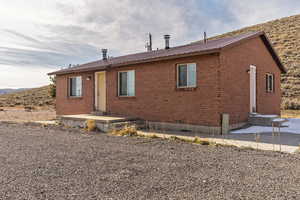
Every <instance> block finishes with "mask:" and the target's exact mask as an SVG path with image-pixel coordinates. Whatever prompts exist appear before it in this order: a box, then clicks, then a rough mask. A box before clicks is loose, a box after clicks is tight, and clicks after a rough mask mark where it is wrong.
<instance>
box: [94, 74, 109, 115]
mask: <svg viewBox="0 0 300 200" xmlns="http://www.w3.org/2000/svg"><path fill="white" fill-rule="evenodd" d="M95 96H96V101H95V102H96V108H97V110H98V111H102V112H105V111H106V76H105V72H98V73H96V95H95Z"/></svg>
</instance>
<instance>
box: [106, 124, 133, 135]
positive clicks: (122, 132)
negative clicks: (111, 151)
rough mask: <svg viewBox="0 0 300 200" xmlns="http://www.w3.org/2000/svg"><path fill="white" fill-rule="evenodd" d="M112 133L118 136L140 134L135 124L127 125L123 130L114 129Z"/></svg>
mask: <svg viewBox="0 0 300 200" xmlns="http://www.w3.org/2000/svg"><path fill="white" fill-rule="evenodd" d="M111 134H113V135H118V136H138V133H137V130H136V128H135V127H134V126H125V127H124V128H123V129H121V130H113V131H112V132H111Z"/></svg>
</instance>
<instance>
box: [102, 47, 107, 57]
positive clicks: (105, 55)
mask: <svg viewBox="0 0 300 200" xmlns="http://www.w3.org/2000/svg"><path fill="white" fill-rule="evenodd" d="M101 51H102V60H107V49H102V50H101Z"/></svg>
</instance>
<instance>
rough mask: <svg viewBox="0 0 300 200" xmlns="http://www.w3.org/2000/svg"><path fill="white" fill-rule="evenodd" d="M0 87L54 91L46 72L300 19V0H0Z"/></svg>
mask: <svg viewBox="0 0 300 200" xmlns="http://www.w3.org/2000/svg"><path fill="white" fill-rule="evenodd" d="M0 13H1V14H0V36H1V37H0V88H33V87H39V86H43V85H47V84H49V77H48V76H47V73H49V72H52V71H55V70H58V69H61V68H62V67H67V66H68V65H69V64H72V65H76V64H82V63H86V62H90V61H95V60H98V59H101V49H102V48H107V49H108V50H109V56H120V55H125V54H129V53H135V52H141V51H145V50H146V49H145V43H146V41H147V33H149V32H151V33H152V35H153V48H155V49H156V48H163V46H164V40H163V35H165V34H170V35H171V41H170V46H176V45H182V44H185V43H189V42H192V41H196V40H201V39H202V38H203V32H204V31H206V32H207V34H208V37H210V36H214V35H217V34H221V33H225V32H228V31H232V30H236V29H239V28H242V27H245V26H250V25H254V24H257V23H263V22H266V21H269V20H273V19H277V18H281V17H286V16H291V15H296V14H300V1H299V0H268V1H262V0H251V1H245V0H163V1H162V0H76V1H74V0H27V1H24V0H0Z"/></svg>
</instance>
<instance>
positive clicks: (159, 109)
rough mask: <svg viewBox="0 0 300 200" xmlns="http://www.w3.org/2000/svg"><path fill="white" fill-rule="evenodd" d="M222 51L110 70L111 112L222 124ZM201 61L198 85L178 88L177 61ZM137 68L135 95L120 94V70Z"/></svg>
mask: <svg viewBox="0 0 300 200" xmlns="http://www.w3.org/2000/svg"><path fill="white" fill-rule="evenodd" d="M218 61H219V60H218V55H206V56H196V57H189V58H181V59H176V60H170V61H160V62H152V63H147V64H143V65H134V66H130V67H122V68H120V69H112V70H111V71H109V72H108V73H107V81H108V82H107V90H108V96H107V98H108V99H107V109H108V112H111V113H117V114H125V115H129V116H136V117H140V118H143V119H147V120H150V121H161V122H181V123H187V124H199V125H207V126H219V125H220V115H219V112H218V105H217V103H218V102H217V96H216V90H217V74H216V73H217V68H218V67H219V62H218ZM192 62H195V63H197V86H198V87H197V88H196V90H193V91H183V90H177V89H176V64H179V63H192ZM131 69H134V70H135V94H136V96H135V97H118V96H117V82H118V81H117V72H118V70H121V71H123V70H131Z"/></svg>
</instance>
